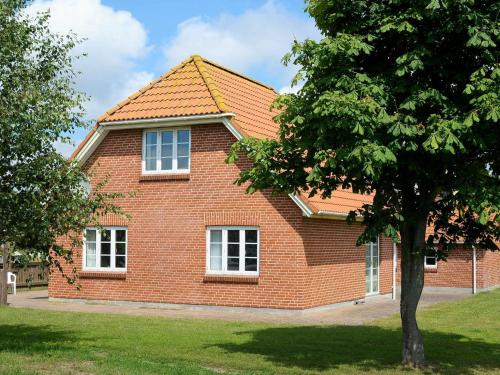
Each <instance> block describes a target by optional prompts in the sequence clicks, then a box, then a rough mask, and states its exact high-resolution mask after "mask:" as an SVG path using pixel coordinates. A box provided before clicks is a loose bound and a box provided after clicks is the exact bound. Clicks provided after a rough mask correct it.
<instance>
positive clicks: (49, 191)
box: [0, 0, 123, 305]
mask: <svg viewBox="0 0 500 375" xmlns="http://www.w3.org/2000/svg"><path fill="white" fill-rule="evenodd" d="M26 5H27V1H23V0H6V1H2V2H0V244H2V246H3V255H4V267H3V270H2V272H1V274H0V276H1V277H0V305H2V304H6V303H7V285H6V281H7V271H8V270H9V262H10V254H12V252H13V251H19V252H21V253H23V254H24V255H27V256H28V257H37V258H40V259H43V260H45V261H47V262H49V263H50V264H51V265H52V266H53V267H55V268H58V269H59V270H60V271H61V272H63V267H62V264H61V260H65V261H66V262H69V263H71V262H72V255H73V250H74V248H75V247H76V246H77V245H79V244H80V240H79V238H80V236H79V235H80V234H81V233H83V228H84V227H85V226H86V225H88V224H89V223H90V224H94V225H98V223H99V218H100V217H101V216H102V215H105V214H107V213H110V212H112V213H115V214H123V212H122V211H121V210H120V209H119V208H118V207H115V206H114V205H113V200H114V199H115V198H118V197H120V196H121V195H120V194H114V193H104V192H103V187H104V184H105V181H101V182H99V183H97V184H96V185H95V186H94V189H93V191H92V193H90V191H89V183H88V176H87V175H86V173H85V172H84V171H83V170H82V169H80V167H79V166H78V165H77V163H76V162H74V161H67V160H66V159H65V158H63V157H62V156H61V155H60V154H59V153H58V152H57V151H56V149H55V148H54V143H55V142H58V141H63V142H64V141H67V140H68V138H67V136H68V134H70V133H71V132H73V131H74V130H75V129H76V128H77V127H79V126H86V125H87V123H86V122H85V121H83V120H82V118H83V114H84V111H83V107H82V102H83V100H84V99H85V96H84V95H83V94H81V93H79V92H77V91H76V90H75V89H74V82H73V80H74V77H75V75H76V72H74V70H73V68H72V63H73V61H74V59H75V57H73V56H72V55H71V53H70V52H71V50H72V48H73V47H74V45H75V43H77V42H78V40H77V38H76V37H75V36H74V35H68V36H62V35H57V34H54V33H52V32H50V30H49V28H48V23H47V21H48V17H49V15H48V14H39V15H38V16H36V17H34V18H30V17H28V16H27V15H26V14H25V7H26ZM66 235H67V236H68V237H69V239H70V241H69V243H71V245H70V246H66V247H64V246H62V245H61V244H59V242H58V238H60V237H61V236H66ZM63 275H64V276H65V277H66V278H67V280H68V281H69V282H72V283H74V282H75V281H76V273H75V269H74V268H73V270H72V272H65V273H64V272H63Z"/></svg>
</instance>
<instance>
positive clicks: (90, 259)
mask: <svg viewBox="0 0 500 375" xmlns="http://www.w3.org/2000/svg"><path fill="white" fill-rule="evenodd" d="M83 269H84V270H91V271H125V270H126V269H127V228H124V227H104V228H102V229H97V228H87V229H85V234H84V239H83Z"/></svg>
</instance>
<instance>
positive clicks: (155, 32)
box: [29, 0, 320, 155]
mask: <svg viewBox="0 0 500 375" xmlns="http://www.w3.org/2000/svg"><path fill="white" fill-rule="evenodd" d="M46 9H50V12H51V21H50V22H51V28H52V29H53V30H54V31H55V32H60V33H67V32H68V31H70V30H71V31H73V32H75V33H77V34H78V35H79V36H81V37H84V38H86V40H85V41H84V42H83V43H82V44H81V45H80V46H79V47H78V48H77V49H76V50H75V53H76V54H79V53H83V52H85V53H86V54H87V57H85V58H84V59H82V60H81V61H80V62H79V63H78V66H77V69H78V70H80V71H81V72H82V74H81V76H80V77H79V79H78V80H77V82H76V84H77V87H78V89H80V90H82V91H85V92H86V93H87V94H88V95H90V97H91V99H90V101H89V102H88V103H87V104H86V109H87V112H88V116H89V118H90V119H95V118H96V117H97V116H99V115H100V114H102V113H103V112H104V111H105V110H106V109H108V108H110V107H112V106H113V105H115V104H116V103H117V102H119V101H120V100H122V99H124V98H125V97H127V96H128V95H130V94H131V93H133V92H134V91H136V90H137V89H139V88H140V87H142V86H144V85H145V84H147V83H148V82H149V81H151V80H152V79H154V78H155V77H158V76H159V75H161V74H162V73H164V72H165V71H167V70H168V69H169V68H171V67H172V66H174V65H176V64H178V63H179V62H180V61H182V60H183V59H185V58H186V57H188V56H190V55H192V54H200V55H202V56H205V57H207V58H210V59H212V60H214V61H217V62H219V63H221V64H223V65H226V66H228V67H229V68H232V69H234V70H237V71H239V72H242V73H244V74H247V75H249V76H251V77H253V78H255V79H257V80H260V81H263V82H265V83H268V84H271V85H272V86H274V87H275V88H276V89H277V90H282V91H286V90H289V89H290V88H289V83H290V80H291V78H292V76H293V74H294V73H295V68H293V67H287V68H285V67H283V66H282V64H281V62H280V60H281V57H282V56H283V54H284V53H286V52H287V51H288V50H289V49H290V45H291V42H292V41H293V39H294V38H297V39H299V40H303V39H304V38H306V37H310V38H319V37H320V35H319V32H318V31H317V29H316V27H315V26H314V22H313V21H312V19H310V18H309V17H308V15H307V14H305V13H304V2H303V0H35V1H34V2H33V4H32V5H31V6H30V9H29V11H30V12H32V13H35V12H36V11H41V10H46ZM85 133H86V130H84V129H80V130H78V131H77V132H76V133H75V134H74V135H73V136H72V138H73V140H74V143H78V142H79V141H80V140H81V139H82V138H83V137H84V135H85ZM57 147H58V149H59V150H60V151H61V152H62V153H63V154H65V155H68V154H69V153H70V152H71V151H72V149H73V148H74V145H65V144H58V145H57Z"/></svg>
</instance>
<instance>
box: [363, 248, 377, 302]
mask: <svg viewBox="0 0 500 375" xmlns="http://www.w3.org/2000/svg"><path fill="white" fill-rule="evenodd" d="M365 256H366V294H367V295H368V294H376V293H378V281H379V259H378V243H377V242H369V243H367V244H366V245H365Z"/></svg>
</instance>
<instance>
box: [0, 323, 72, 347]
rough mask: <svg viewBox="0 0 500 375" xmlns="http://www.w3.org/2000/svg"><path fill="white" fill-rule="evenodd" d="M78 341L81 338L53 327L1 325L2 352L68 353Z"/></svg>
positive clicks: (0, 344)
mask: <svg viewBox="0 0 500 375" xmlns="http://www.w3.org/2000/svg"><path fill="white" fill-rule="evenodd" d="M77 341H81V337H78V336H76V335H75V334H74V333H73V332H71V331H63V330H59V329H56V328H54V326H51V325H43V326H41V325H40V326H34V325H27V324H2V325H0V352H1V351H8V352H15V353H23V354H41V353H42V354H43V353H46V352H50V351H55V350H57V351H67V350H73V349H75V348H76V342H77Z"/></svg>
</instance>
